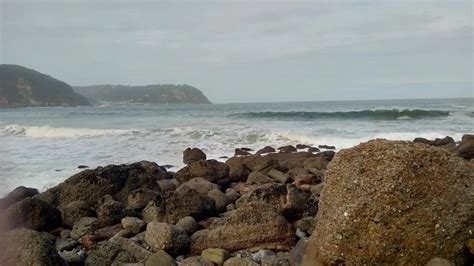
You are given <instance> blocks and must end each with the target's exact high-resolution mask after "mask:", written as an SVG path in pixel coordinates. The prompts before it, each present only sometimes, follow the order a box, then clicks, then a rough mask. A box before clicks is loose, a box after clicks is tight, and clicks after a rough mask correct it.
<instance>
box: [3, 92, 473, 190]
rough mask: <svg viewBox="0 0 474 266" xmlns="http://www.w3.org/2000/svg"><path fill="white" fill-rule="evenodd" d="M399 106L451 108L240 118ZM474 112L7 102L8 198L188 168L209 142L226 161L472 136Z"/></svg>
mask: <svg viewBox="0 0 474 266" xmlns="http://www.w3.org/2000/svg"><path fill="white" fill-rule="evenodd" d="M385 105H386V107H384V106H385ZM455 105H459V106H460V107H459V108H454V107H453V106H455ZM394 106H396V107H397V108H398V109H399V110H405V109H409V110H422V109H423V110H438V111H441V112H447V113H449V115H447V116H445V115H443V116H439V117H435V118H433V117H423V118H417V119H413V118H412V116H413V114H411V115H407V114H406V113H403V112H402V113H400V112H398V113H397V114H396V115H395V116H396V119H358V118H357V117H353V118H351V119H349V118H345V119H339V118H331V117H326V118H325V119H322V120H321V119H298V118H294V117H292V118H285V119H281V118H277V119H276V118H271V119H268V118H267V117H246V116H245V115H244V116H242V115H240V114H248V113H262V112H273V114H274V113H284V114H286V113H294V112H309V113H324V114H326V113H336V112H339V113H340V112H353V111H352V110H377V109H386V110H392V109H393V107H394ZM373 108H375V109H373ZM347 110H350V111H347ZM417 112H418V111H417ZM473 112H474V106H472V104H471V102H469V101H454V102H449V101H447V102H446V101H439V102H408V103H407V102H403V101H401V102H389V103H384V102H368V103H360V102H355V103H351V102H349V103H347V102H344V103H337V102H336V103H330V104H329V103H295V104H290V103H288V104H247V105H245V104H242V105H204V106H164V107H161V106H101V107H82V108H38V109H34V108H20V109H0V155H1V157H0V195H4V194H5V193H6V192H8V191H10V190H11V189H13V188H14V187H16V186H18V185H26V186H31V187H36V188H39V189H40V190H44V189H46V188H48V187H51V186H54V185H57V184H58V183H60V182H62V181H64V180H65V179H66V178H67V177H69V176H71V175H72V174H74V173H77V172H78V171H80V170H79V169H77V166H78V165H88V166H90V167H91V168H93V167H97V166H101V165H108V164H121V163H131V162H135V161H140V160H149V161H155V162H157V163H158V164H161V165H165V164H170V165H174V166H175V167H174V168H173V169H171V170H174V171H176V170H177V169H179V168H181V167H182V166H183V163H182V151H183V150H184V149H186V148H187V147H198V148H201V149H202V150H203V151H204V152H205V153H206V154H207V155H208V158H210V159H219V160H224V159H220V157H222V156H228V157H230V156H232V155H233V152H234V149H235V148H238V147H247V148H251V149H254V150H258V149H260V148H262V147H264V146H267V145H271V146H273V147H275V148H276V147H279V146H283V145H288V144H292V145H295V144H300V143H301V144H307V145H319V144H327V145H334V146H336V147H337V148H338V149H344V148H349V147H352V146H354V145H357V144H359V143H360V142H364V141H368V140H370V139H374V138H387V139H393V140H413V139H414V138H416V137H425V138H428V139H434V138H442V137H445V136H448V135H449V136H452V137H453V138H454V139H455V140H456V141H459V140H460V139H461V137H462V135H463V134H465V133H473V131H474V127H473V126H472V125H474V117H473V116H469V115H466V114H472V113H473ZM421 113H423V112H421ZM362 114H364V115H365V114H367V112H365V111H364V113H362ZM369 114H372V113H370V112H369ZM443 114H444V113H443ZM292 115H293V114H292ZM351 115H354V113H351ZM356 115H360V113H358V114H356ZM304 116H306V114H304ZM395 116H394V115H393V114H390V117H395Z"/></svg>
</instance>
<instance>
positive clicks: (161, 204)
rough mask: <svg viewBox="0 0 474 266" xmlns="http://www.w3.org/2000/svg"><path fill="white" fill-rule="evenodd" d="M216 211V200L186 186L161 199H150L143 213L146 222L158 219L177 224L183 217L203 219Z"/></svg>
mask: <svg viewBox="0 0 474 266" xmlns="http://www.w3.org/2000/svg"><path fill="white" fill-rule="evenodd" d="M214 211H215V203H214V200H212V199H210V198H208V197H202V196H201V195H199V193H198V192H197V191H196V190H194V189H190V188H188V187H186V186H184V187H182V188H180V189H178V190H176V191H171V192H168V193H166V194H164V195H163V198H162V199H161V200H160V201H150V203H148V205H147V206H146V207H145V209H143V212H142V215H143V220H144V221H145V222H146V223H149V222H151V221H158V222H167V223H172V224H175V223H176V222H178V221H179V220H180V219H181V218H183V217H186V216H192V217H194V218H195V219H201V218H203V217H206V216H208V215H211V214H213V213H214Z"/></svg>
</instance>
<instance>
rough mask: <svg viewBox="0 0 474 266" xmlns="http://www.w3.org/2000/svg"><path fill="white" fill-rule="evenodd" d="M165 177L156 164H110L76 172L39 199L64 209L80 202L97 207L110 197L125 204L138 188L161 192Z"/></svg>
mask: <svg viewBox="0 0 474 266" xmlns="http://www.w3.org/2000/svg"><path fill="white" fill-rule="evenodd" d="M165 176H166V170H164V169H163V168H161V167H159V166H158V165H157V164H156V163H153V162H147V161H141V162H137V163H133V164H128V165H125V164H122V165H108V166H106V167H97V168H96V169H94V170H84V171H82V172H80V173H77V174H75V175H73V176H71V177H70V178H68V179H67V180H66V181H64V182H63V183H61V184H59V185H58V186H56V187H53V188H51V189H48V190H47V191H46V192H44V193H41V194H39V195H37V197H38V198H39V199H41V200H44V201H45V202H47V203H49V204H53V205H56V206H65V205H67V204H69V203H71V202H73V201H77V200H81V201H84V202H85V203H86V204H90V205H95V204H96V203H97V202H98V200H99V199H100V198H102V197H103V196H105V195H107V194H110V195H112V196H113V197H114V198H115V199H116V200H119V201H121V202H124V203H126V202H127V198H128V195H129V194H130V193H131V192H132V191H134V190H136V189H139V188H141V189H151V190H155V191H159V190H160V187H159V185H158V184H157V180H159V179H162V178H165Z"/></svg>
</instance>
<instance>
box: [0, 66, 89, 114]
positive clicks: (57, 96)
mask: <svg viewBox="0 0 474 266" xmlns="http://www.w3.org/2000/svg"><path fill="white" fill-rule="evenodd" d="M79 105H90V103H89V101H88V100H87V99H86V98H85V97H83V96H81V95H79V94H77V93H76V92H75V91H74V90H73V89H72V87H71V86H70V85H68V84H67V83H65V82H63V81H60V80H57V79H55V78H53V77H50V76H48V75H45V74H42V73H40V72H38V71H35V70H33V69H28V68H26V67H23V66H19V65H5V64H1V65H0V107H28V106H33V107H36V106H79Z"/></svg>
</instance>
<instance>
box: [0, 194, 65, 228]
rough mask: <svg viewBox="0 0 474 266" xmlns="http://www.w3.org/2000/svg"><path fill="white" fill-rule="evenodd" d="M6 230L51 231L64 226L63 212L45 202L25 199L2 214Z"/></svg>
mask: <svg viewBox="0 0 474 266" xmlns="http://www.w3.org/2000/svg"><path fill="white" fill-rule="evenodd" d="M2 215H4V216H5V218H4V219H6V228H7V229H13V228H17V227H21V226H23V227H26V228H30V229H34V230H38V231H51V230H53V229H56V228H59V227H61V225H62V219H61V212H60V211H59V210H58V209H56V208H54V207H52V206H50V205H48V204H47V203H45V202H44V201H41V200H39V199H35V198H25V199H23V200H21V201H18V202H16V203H14V204H13V205H11V206H10V207H8V209H6V210H5V213H4V214H2Z"/></svg>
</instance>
